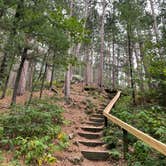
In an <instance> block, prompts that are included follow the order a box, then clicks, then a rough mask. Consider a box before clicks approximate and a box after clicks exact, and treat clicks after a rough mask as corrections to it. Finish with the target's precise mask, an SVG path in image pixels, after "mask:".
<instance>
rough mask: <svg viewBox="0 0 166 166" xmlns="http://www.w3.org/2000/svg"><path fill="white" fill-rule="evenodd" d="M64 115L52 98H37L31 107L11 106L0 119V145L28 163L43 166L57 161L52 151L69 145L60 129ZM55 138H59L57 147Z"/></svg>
mask: <svg viewBox="0 0 166 166" xmlns="http://www.w3.org/2000/svg"><path fill="white" fill-rule="evenodd" d="M62 112H63V110H62V109H61V108H60V107H58V106H57V105H55V104H53V100H51V99H50V100H48V99H45V100H44V99H42V100H39V99H35V100H33V101H32V103H31V104H30V105H29V106H20V105H16V106H14V107H12V109H11V111H10V112H9V113H8V114H5V115H4V116H3V117H1V119H0V122H1V125H0V126H1V127H0V146H1V147H3V148H5V149H11V150H14V151H15V157H16V158H19V157H24V159H25V162H26V163H27V164H33V165H35V166H36V165H39V166H40V165H47V164H49V163H52V162H55V161H56V158H55V157H54V156H53V152H54V151H55V150H62V149H64V148H66V147H67V146H68V145H69V144H68V137H67V136H66V134H65V133H63V134H62V132H61V128H60V124H62V122H63V118H62V115H61V113H62ZM53 139H57V142H56V143H54V144H53V143H52V142H53Z"/></svg>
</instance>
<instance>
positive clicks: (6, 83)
mask: <svg viewBox="0 0 166 166" xmlns="http://www.w3.org/2000/svg"><path fill="white" fill-rule="evenodd" d="M12 67H13V62H11V64H10V68H9V72H8V75H7V77H6V80H5V85H4V87H3V91H2V95H1V99H3V98H4V97H5V96H6V91H7V87H8V82H9V77H10V72H11V70H12Z"/></svg>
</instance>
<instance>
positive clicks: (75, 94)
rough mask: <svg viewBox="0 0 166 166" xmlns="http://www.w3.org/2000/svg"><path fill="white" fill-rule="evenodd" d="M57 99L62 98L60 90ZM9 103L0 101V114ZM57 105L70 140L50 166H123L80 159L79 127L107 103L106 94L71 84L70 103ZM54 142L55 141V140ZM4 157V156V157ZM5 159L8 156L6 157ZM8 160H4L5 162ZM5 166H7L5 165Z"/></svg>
mask: <svg viewBox="0 0 166 166" xmlns="http://www.w3.org/2000/svg"><path fill="white" fill-rule="evenodd" d="M58 92H59V94H58V95H57V97H58V98H60V99H62V98H63V93H62V90H61V89H60V90H59V91H58ZM53 95H55V93H54V92H51V91H48V90H44V92H43V97H44V96H47V97H48V96H50V97H51V96H53ZM28 96H29V94H28V93H26V94H25V95H23V96H18V98H17V103H18V104H24V103H25V101H26V100H27V98H28ZM34 96H35V97H37V96H39V92H35V93H34ZM10 102H11V97H6V98H5V99H3V100H0V110H1V113H4V112H5V111H7V110H8V108H9V106H10ZM56 102H57V104H58V105H60V106H62V107H63V108H64V110H65V111H64V113H63V117H64V119H65V122H66V123H65V124H64V125H63V126H62V131H63V132H65V133H66V134H67V135H68V136H69V139H70V145H69V147H68V148H67V149H66V150H63V151H60V152H56V153H55V156H56V158H57V160H58V161H57V163H56V164H53V165H52V166H73V165H82V166H111V165H115V166H122V165H123V166H124V163H123V161H119V162H118V163H115V162H114V163H112V162H111V161H90V160H87V159H85V158H83V157H82V154H81V151H80V147H79V143H78V134H77V133H78V131H79V127H80V126H81V125H82V124H83V122H84V121H86V120H87V119H88V116H89V115H88V114H89V113H87V112H86V111H90V113H93V112H95V111H96V110H98V109H99V108H100V107H101V105H102V104H103V102H104V103H105V104H107V103H108V102H109V100H108V97H107V94H106V93H102V94H101V93H96V92H95V93H91V92H88V91H82V86H81V84H73V85H72V87H71V103H70V104H66V102H65V101H64V100H57V101H56ZM55 141H56V140H55ZM5 156H6V155H5ZM6 157H7V158H8V157H10V156H8V155H7V156H6ZM8 160H10V159H7V160H6V163H7V161H8ZM6 166H7V165H6Z"/></svg>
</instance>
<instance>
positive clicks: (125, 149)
mask: <svg viewBox="0 0 166 166" xmlns="http://www.w3.org/2000/svg"><path fill="white" fill-rule="evenodd" d="M122 130H123V155H124V159H126V157H127V152H128V132H127V131H126V130H125V129H122Z"/></svg>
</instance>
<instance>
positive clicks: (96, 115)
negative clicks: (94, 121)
mask: <svg viewBox="0 0 166 166" xmlns="http://www.w3.org/2000/svg"><path fill="white" fill-rule="evenodd" d="M91 117H94V118H103V115H102V114H92V115H91Z"/></svg>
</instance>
